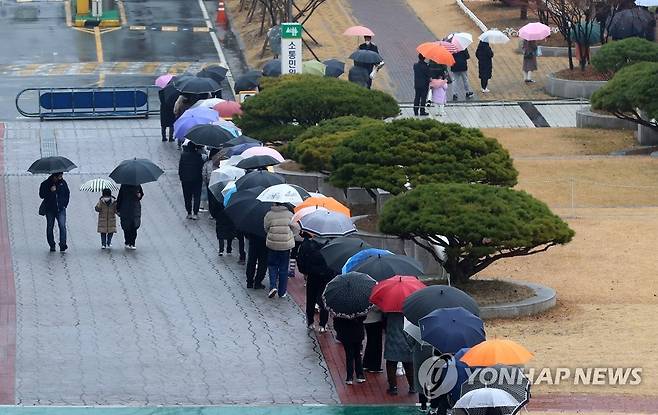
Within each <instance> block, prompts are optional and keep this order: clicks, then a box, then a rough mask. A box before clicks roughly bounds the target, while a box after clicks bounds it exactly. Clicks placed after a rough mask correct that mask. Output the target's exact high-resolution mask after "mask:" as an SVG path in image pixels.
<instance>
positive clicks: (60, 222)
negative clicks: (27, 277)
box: [39, 173, 71, 252]
mask: <svg viewBox="0 0 658 415" xmlns="http://www.w3.org/2000/svg"><path fill="white" fill-rule="evenodd" d="M70 195H71V192H70V191H69V186H68V185H67V184H66V181H65V180H64V174H63V173H53V174H51V175H50V177H48V178H47V179H46V180H44V181H43V182H41V186H39V197H40V198H41V199H43V202H41V207H40V208H39V214H43V215H45V216H46V240H47V241H48V245H50V252H55V236H54V234H53V228H54V227H55V220H56V221H57V226H58V228H59V250H60V251H61V252H64V251H66V249H67V248H68V246H67V245H66V207H67V206H68V205H69V197H70Z"/></svg>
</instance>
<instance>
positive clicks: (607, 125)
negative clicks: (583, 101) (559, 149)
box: [576, 108, 637, 130]
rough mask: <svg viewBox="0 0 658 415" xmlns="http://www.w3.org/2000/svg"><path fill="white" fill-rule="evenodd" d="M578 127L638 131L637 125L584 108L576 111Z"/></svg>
mask: <svg viewBox="0 0 658 415" xmlns="http://www.w3.org/2000/svg"><path fill="white" fill-rule="evenodd" d="M576 127H578V128H603V129H606V130H636V129H637V124H636V123H634V122H631V121H627V120H622V119H620V118H617V117H615V116H614V115H606V114H599V113H596V112H593V111H590V110H589V108H583V109H580V110H578V111H576Z"/></svg>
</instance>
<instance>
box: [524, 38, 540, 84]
mask: <svg viewBox="0 0 658 415" xmlns="http://www.w3.org/2000/svg"><path fill="white" fill-rule="evenodd" d="M538 51H539V46H537V42H535V41H534V40H524V41H523V80H524V81H525V82H526V83H531V82H535V81H533V79H532V71H536V70H537V56H538Z"/></svg>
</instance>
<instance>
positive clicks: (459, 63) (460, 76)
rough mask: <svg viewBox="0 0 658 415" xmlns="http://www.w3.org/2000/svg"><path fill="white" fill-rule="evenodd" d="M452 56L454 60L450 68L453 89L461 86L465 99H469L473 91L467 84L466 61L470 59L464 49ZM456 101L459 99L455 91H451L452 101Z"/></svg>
mask: <svg viewBox="0 0 658 415" xmlns="http://www.w3.org/2000/svg"><path fill="white" fill-rule="evenodd" d="M452 56H453V57H454V58H455V64H454V65H452V67H451V68H450V70H451V71H452V81H453V88H457V86H458V85H459V84H461V86H462V87H463V88H464V93H465V96H466V99H470V98H472V97H473V91H472V90H471V86H470V85H469V83H468V60H469V59H470V58H471V55H469V54H468V50H466V49H464V50H462V51H459V52H456V53H453V54H452ZM457 99H459V97H458V96H457V90H456V89H453V92H452V100H453V101H457Z"/></svg>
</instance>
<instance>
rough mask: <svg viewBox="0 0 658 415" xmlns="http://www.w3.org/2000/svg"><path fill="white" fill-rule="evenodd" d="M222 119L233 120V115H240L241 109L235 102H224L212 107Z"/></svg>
mask: <svg viewBox="0 0 658 415" xmlns="http://www.w3.org/2000/svg"><path fill="white" fill-rule="evenodd" d="M213 108H214V109H215V111H217V112H218V113H219V116H220V117H222V118H233V116H234V115H240V114H242V107H241V106H240V104H238V103H237V102H235V101H224V102H220V103H219V104H217V105H215V106H214V107H213Z"/></svg>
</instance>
